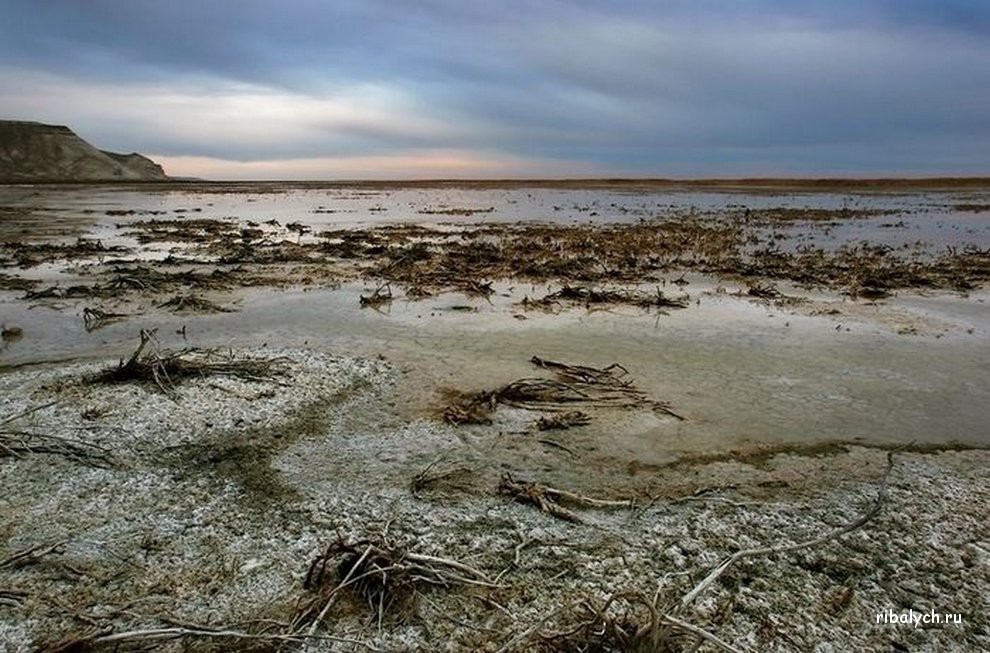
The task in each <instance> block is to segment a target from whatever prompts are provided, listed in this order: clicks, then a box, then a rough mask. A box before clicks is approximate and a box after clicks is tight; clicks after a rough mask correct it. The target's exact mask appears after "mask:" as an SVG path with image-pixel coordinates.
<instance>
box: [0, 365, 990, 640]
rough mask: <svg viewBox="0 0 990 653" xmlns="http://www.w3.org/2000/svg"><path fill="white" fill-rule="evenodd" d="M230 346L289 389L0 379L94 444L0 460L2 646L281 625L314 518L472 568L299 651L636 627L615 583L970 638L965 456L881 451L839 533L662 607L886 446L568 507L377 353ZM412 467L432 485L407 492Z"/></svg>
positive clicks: (836, 509) (790, 454)
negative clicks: (539, 494)
mask: <svg viewBox="0 0 990 653" xmlns="http://www.w3.org/2000/svg"><path fill="white" fill-rule="evenodd" d="M239 354H240V355H242V356H250V357H260V356H264V357H282V358H284V359H285V360H287V361H290V365H291V383H288V384H286V383H284V381H283V380H279V379H278V378H276V379H273V380H270V381H258V382H244V381H238V380H230V379H217V378H213V379H210V378H206V379H202V380H192V381H187V382H185V383H183V384H182V385H181V386H178V391H177V395H176V397H175V399H174V400H173V399H169V398H168V397H166V396H165V395H163V394H162V393H161V392H160V391H158V390H157V389H156V388H154V387H137V386H133V385H120V386H98V385H91V384H88V383H86V382H85V379H87V378H89V376H90V375H92V374H93V373H94V372H95V371H97V370H98V369H99V367H100V366H99V365H93V364H78V365H69V366H57V367H49V368H27V369H24V370H22V371H15V372H8V373H7V374H4V375H2V376H0V384H2V385H3V388H2V390H3V392H4V394H5V395H6V396H14V397H15V399H14V400H13V401H12V402H10V403H9V404H8V407H7V408H8V410H7V411H5V413H6V414H7V415H8V417H9V416H11V415H15V414H19V413H22V412H24V411H25V410H27V409H29V408H30V407H35V406H46V407H44V408H42V409H40V410H37V411H35V412H32V413H30V414H28V415H25V416H24V417H21V418H19V419H16V420H13V421H10V422H6V423H5V424H4V427H3V428H4V429H11V430H12V429H15V428H16V429H17V430H18V431H19V432H22V433H28V434H34V435H40V434H53V433H59V434H62V435H64V436H66V437H69V434H71V438H72V439H73V440H78V441H83V442H87V443H89V444H92V445H94V446H98V447H100V448H101V449H102V450H105V451H106V453H107V455H108V456H109V458H108V459H107V460H106V461H103V460H102V459H100V460H94V459H88V458H76V459H73V457H72V456H67V455H64V454H59V453H44V452H41V451H38V452H30V451H25V452H21V453H20V454H19V455H18V456H16V457H14V458H13V459H7V460H4V461H3V464H2V465H0V474H2V479H3V480H2V485H3V487H4V489H5V492H4V496H3V499H2V501H3V510H2V512H0V514H2V515H3V517H2V521H0V533H2V534H3V538H4V542H5V545H4V549H5V550H4V553H3V555H2V556H0V560H2V562H0V591H2V592H3V594H2V596H3V597H4V602H3V604H2V605H0V641H4V642H6V645H7V646H8V648H9V650H13V651H29V650H35V648H36V647H38V646H39V645H43V644H45V643H48V644H51V643H52V642H54V641H58V640H59V639H61V638H66V637H68V638H71V637H77V638H78V637H86V636H93V635H95V634H103V635H104V636H106V635H109V634H110V633H111V632H116V633H126V632H128V631H134V630H145V629H149V628H186V629H192V628H196V629H199V630H201V631H203V632H202V633H200V636H196V637H192V636H190V637H186V638H183V639H182V640H178V641H169V640H163V641H158V642H157V643H156V646H160V647H164V648H167V649H169V650H230V648H231V647H234V648H238V647H240V648H243V647H245V646H246V645H247V644H257V643H258V642H255V641H253V640H237V639H230V638H224V637H220V636H215V635H211V634H210V633H209V632H207V631H209V629H216V628H219V627H226V628H235V629H236V630H238V631H239V632H243V633H264V634H266V635H275V634H280V633H291V632H292V629H291V628H290V627H289V626H288V624H289V623H290V622H291V620H292V618H293V615H294V614H295V612H296V610H297V609H298V606H299V605H300V604H301V603H303V602H305V601H306V600H307V599H312V598H313V596H314V592H313V591H308V590H306V589H304V588H303V586H302V585H303V581H304V579H305V576H306V574H307V570H308V569H309V565H310V563H311V561H313V560H314V558H316V557H317V556H318V555H319V554H320V552H321V551H322V550H323V549H324V548H325V547H326V546H327V545H328V544H329V543H330V542H333V541H335V540H337V539H338V538H343V539H344V540H349V541H355V542H357V541H363V540H366V539H371V540H374V541H378V542H382V543H389V544H390V545H392V546H395V547H399V548H401V549H402V550H405V551H409V552H412V553H419V554H426V555H432V556H438V557H443V558H450V559H453V560H457V561H460V562H463V563H464V564H468V565H470V566H471V567H473V568H475V569H477V570H479V571H481V572H482V573H484V574H485V575H486V576H487V578H488V579H490V580H494V579H497V583H494V584H495V585H497V586H496V587H491V588H487V587H476V586H467V587H464V586H456V584H455V585H454V586H452V587H449V588H444V587H435V586H421V587H417V589H416V591H415V594H414V596H413V598H412V599H411V602H410V603H408V604H403V605H404V608H403V610H402V611H401V612H399V613H397V614H392V613H389V612H386V613H385V614H384V615H383V617H382V621H381V623H379V621H378V617H377V615H376V612H377V610H376V608H375V607H372V606H369V605H367V603H365V601H364V600H362V599H361V598H360V597H356V596H353V595H350V594H346V593H345V595H344V596H343V598H342V600H341V601H340V602H339V603H338V604H337V606H336V607H335V609H334V610H332V611H330V612H329V613H328V615H327V616H326V619H325V623H324V624H323V628H321V629H320V630H319V631H318V632H319V633H326V634H329V635H332V636H334V637H339V638H345V639H351V640H354V641H356V642H358V643H352V644H341V643H340V642H336V643H334V642H327V641H322V640H311V641H310V643H309V645H308V646H309V649H310V650H368V649H369V648H377V649H380V650H389V651H393V650H488V651H494V650H501V648H502V647H505V646H508V650H537V649H539V650H564V649H557V648H553V647H552V645H553V642H554V641H557V640H554V639H553V637H554V636H555V635H560V634H561V633H564V632H567V631H568V630H569V629H570V628H572V627H574V626H575V625H579V624H580V623H581V622H582V621H584V620H586V619H587V615H586V614H585V612H584V611H583V610H584V609H583V608H582V607H581V605H583V604H582V601H586V602H588V604H589V605H595V606H599V607H600V606H601V605H603V604H604V602H605V601H606V600H607V598H608V597H610V596H615V595H620V594H621V595H622V596H624V597H626V598H623V599H619V600H616V601H615V602H613V603H612V604H611V606H610V608H609V611H608V613H607V615H606V616H607V618H608V619H610V620H614V621H616V622H622V621H627V622H630V623H636V624H637V625H640V624H645V623H648V622H649V612H648V611H647V610H646V609H645V608H643V606H642V605H639V604H637V603H636V597H638V596H640V595H641V596H643V597H648V598H649V600H650V602H655V605H657V606H659V607H660V608H661V609H662V610H664V611H666V612H667V613H670V614H676V615H677V618H679V619H682V620H684V621H686V622H689V623H691V624H693V625H695V626H698V627H700V628H704V629H706V630H707V631H708V632H709V633H711V634H713V635H715V636H717V637H719V638H720V639H721V640H722V641H724V642H727V643H729V644H730V645H732V646H734V647H736V648H737V649H739V650H752V651H756V650H779V651H789V650H818V651H831V650H835V651H839V650H881V649H883V650H886V649H890V648H894V649H905V650H927V651H936V650H978V649H981V648H986V647H987V646H988V645H990V631H988V624H987V622H986V615H987V607H988V606H987V596H988V593H987V591H986V590H987V587H988V586H990V585H988V583H990V577H988V566H987V565H988V562H990V559H988V556H990V533H988V531H987V527H986V523H985V517H986V513H985V510H986V508H985V507H986V505H988V504H987V502H988V500H990V495H988V488H990V483H988V480H990V478H988V470H990V466H988V464H987V463H988V462H990V457H988V454H987V452H984V451H942V452H929V453H923V452H907V451H903V452H898V453H895V454H893V467H892V468H891V471H890V475H889V479H888V481H887V484H886V497H885V500H884V502H883V505H882V510H881V512H880V513H879V515H878V516H876V517H875V518H874V519H872V520H871V521H869V522H868V523H867V524H866V525H864V526H863V527H862V528H860V529H857V530H855V531H853V532H851V533H849V534H848V535H845V536H843V537H841V538H838V539H836V540H835V541H830V542H827V543H823V544H821V545H818V546H814V547H811V548H807V549H803V550H800V551H796V552H793V553H787V554H780V555H761V556H756V557H753V558H750V559H746V560H743V561H741V562H740V563H739V564H737V565H735V566H734V567H733V568H731V570H730V571H728V572H727V573H726V574H725V575H723V576H722V578H721V579H720V580H719V581H718V582H716V583H715V584H714V585H713V586H711V587H710V588H708V589H707V590H705V591H704V592H702V593H701V594H700V596H699V597H698V598H697V600H696V601H694V602H692V603H691V604H690V605H688V606H684V607H679V603H678V602H679V600H680V599H681V597H682V596H683V595H684V594H686V593H687V592H688V591H689V590H690V588H692V587H693V586H694V585H696V584H697V583H698V582H699V581H700V580H701V579H702V578H703V577H704V575H705V574H707V573H708V572H709V571H710V570H711V569H712V568H714V567H715V566H716V565H717V564H718V563H719V561H720V560H721V559H722V558H723V557H724V556H726V555H728V554H731V553H732V552H733V551H736V550H738V549H742V548H749V547H763V546H781V545H786V544H789V543H794V542H800V541H803V540H808V539H814V538H816V537H819V536H821V535H823V534H827V533H829V532H830V531H832V530H833V529H835V528H837V527H839V526H841V525H843V524H848V523H850V522H853V521H855V520H856V519H857V517H858V516H860V515H862V514H864V513H866V512H868V510H869V509H870V507H871V505H873V502H874V501H875V500H876V497H877V494H878V492H879V491H880V487H881V481H882V479H883V478H884V473H885V468H886V452H885V451H883V450H879V449H871V448H865V447H856V446H834V447H829V448H824V449H823V448H812V449H808V450H801V449H800V448H794V449H793V450H789V451H778V452H776V453H773V452H771V453H766V454H764V455H760V456H752V457H750V458H748V459H746V458H744V459H741V460H740V459H736V458H734V457H721V458H717V457H716V458H710V459H699V460H695V461H690V460H685V461H682V462H680V463H678V464H673V465H670V466H668V467H666V468H665V469H663V470H662V471H660V472H659V473H658V474H657V476H656V484H655V485H654V487H653V494H652V497H647V496H625V495H621V494H619V493H618V491H615V490H613V491H612V492H610V491H609V489H608V488H609V483H608V481H607V479H602V482H599V483H596V485H597V486H598V487H599V488H601V489H600V493H601V495H603V496H601V497H600V498H603V499H613V500H617V499H627V498H628V499H632V500H633V506H632V507H630V508H615V509H604V508H588V507H573V508H572V510H573V511H574V512H575V513H576V514H578V515H579V517H580V518H581V520H582V523H577V524H574V523H568V522H565V521H562V520H560V519H556V518H554V517H553V516H551V515H548V514H545V513H542V512H540V511H539V510H538V509H536V508H535V507H534V506H531V505H522V504H520V503H518V502H514V501H512V500H511V499H509V498H507V497H504V496H499V495H498V494H497V492H496V488H497V486H498V483H499V479H500V475H501V474H502V473H504V472H506V471H511V469H506V468H504V467H503V468H492V467H490V466H486V465H485V464H484V462H483V460H479V459H478V457H477V456H475V455H472V454H471V453H470V451H469V449H471V448H474V447H477V446H479V443H478V442H475V443H473V445H468V444H466V443H465V442H464V441H463V440H462V437H461V435H460V432H459V430H458V429H457V428H456V427H454V426H452V425H449V424H442V423H438V422H435V421H427V420H418V421H412V422H409V421H406V420H402V419H398V418H397V417H396V415H395V414H394V412H392V411H391V410H389V407H388V404H389V402H390V401H393V400H394V399H395V397H394V390H395V385H394V379H395V378H396V377H395V373H394V371H392V370H391V369H390V367H389V366H388V365H387V364H385V363H383V362H369V361H361V360H357V359H340V358H335V357H332V356H327V355H319V354H314V353H310V352H305V351H267V350H254V351H247V352H239ZM51 402H56V403H51ZM495 435H496V430H495V429H494V428H493V429H492V430H491V431H490V432H489V437H490V442H491V445H492V446H494V445H495V443H496V442H498V439H497V438H495V437H494V436H495ZM520 437H526V436H520ZM530 437H532V436H530ZM562 460H564V461H566V460H567V459H566V457H565V458H563V459H562ZM431 463H433V467H429V466H430V464H431ZM560 464H563V465H566V464H567V463H566V462H562V463H560ZM427 468H429V469H430V470H431V471H430V472H428V473H427V476H428V477H430V479H432V480H430V481H429V482H425V483H421V484H420V485H419V487H418V489H417V491H415V492H414V491H413V490H412V488H411V486H410V484H411V483H412V482H413V480H414V479H415V478H416V476H417V474H419V473H420V472H423V470H424V469H427ZM586 473H594V472H593V470H586ZM529 480H533V481H538V480H540V479H537V478H533V479H529ZM619 485H620V486H621V485H622V484H621V483H620V484H619ZM25 551H33V552H32V553H29V554H28V555H25V556H23V557H21V558H18V559H13V558H14V557H15V556H16V554H17V553H18V552H25ZM332 582H333V583H336V582H337V581H336V580H333V581H332ZM886 610H893V611H895V612H897V613H900V612H902V611H908V610H914V611H917V612H926V613H927V612H928V611H930V610H935V611H937V612H952V613H960V614H961V615H962V619H963V623H962V624H961V625H956V624H950V625H942V626H929V627H924V628H914V627H912V626H907V625H900V624H898V625H887V624H877V623H876V614H877V613H880V612H883V611H886ZM589 637H590V636H589ZM664 637H665V638H666V639H665V640H664V641H665V642H666V644H664V646H666V647H667V648H661V649H657V650H686V649H688V648H690V645H691V641H692V638H690V637H689V636H688V635H687V634H685V633H684V631H683V630H679V629H676V628H675V629H673V630H672V631H670V632H667V631H664ZM588 641H591V640H588ZM586 643H587V642H586ZM132 644H133V642H132ZM94 646H96V647H97V648H99V644H94ZM108 646H109V644H108ZM541 647H542V648H541ZM606 650H612V649H606Z"/></svg>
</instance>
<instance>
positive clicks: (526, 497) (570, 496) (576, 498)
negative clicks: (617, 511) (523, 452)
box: [498, 474, 634, 524]
mask: <svg viewBox="0 0 990 653" xmlns="http://www.w3.org/2000/svg"><path fill="white" fill-rule="evenodd" d="M498 493H499V494H502V495H505V496H509V497H512V498H513V499H515V500H516V501H518V502H520V503H527V504H531V505H534V506H536V507H537V508H539V509H540V510H542V511H543V512H545V513H547V514H549V515H552V516H554V517H557V518H558V519H563V520H565V521H569V522H574V523H576V524H583V523H584V520H583V519H582V518H581V517H580V515H578V514H577V513H575V512H573V511H571V510H569V509H568V508H565V507H564V506H563V505H561V504H565V503H566V504H570V505H572V506H575V507H579V508H608V509H611V508H632V507H633V506H634V502H633V500H632V499H628V500H621V501H615V500H609V499H596V498H593V497H588V496H584V495H582V494H577V493H575V492H570V491H568V490H559V489H557V488H553V487H549V486H546V485H543V484H541V483H535V482H527V481H517V480H516V479H514V478H512V476H511V475H510V474H505V475H503V476H502V480H501V482H500V483H499V486H498Z"/></svg>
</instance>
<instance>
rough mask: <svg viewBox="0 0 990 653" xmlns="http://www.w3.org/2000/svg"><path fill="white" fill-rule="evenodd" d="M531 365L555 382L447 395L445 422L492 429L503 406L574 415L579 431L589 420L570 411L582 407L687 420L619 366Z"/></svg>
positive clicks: (538, 361) (518, 382)
mask: <svg viewBox="0 0 990 653" xmlns="http://www.w3.org/2000/svg"><path fill="white" fill-rule="evenodd" d="M530 362H531V363H533V365H535V366H536V367H537V368H540V369H544V370H547V371H548V372H550V374H551V375H552V376H553V377H554V378H551V379H545V378H524V379H518V380H516V381H513V382H511V383H508V384H506V385H504V386H502V387H500V388H498V389H496V390H483V391H480V392H461V391H458V390H453V389H446V390H443V391H442V392H443V394H444V395H445V399H446V406H445V407H444V408H443V410H442V411H441V414H442V416H443V418H444V419H445V420H446V421H448V422H450V423H451V424H488V423H490V422H491V416H492V413H494V412H495V410H496V409H497V408H498V407H499V406H509V407H512V408H521V409H525V410H537V411H554V412H556V411H566V412H570V413H571V417H572V421H574V424H573V425H575V426H576V425H578V424H580V423H585V424H586V423H588V422H587V421H586V420H585V418H586V417H587V416H586V415H584V416H583V417H582V416H576V415H575V412H574V411H570V410H569V408H570V407H572V406H576V405H580V406H586V407H589V408H596V407H597V408H630V407H648V408H651V409H653V410H655V411H657V412H661V413H665V414H667V415H670V416H672V417H676V418H677V419H683V418H682V417H681V416H679V415H677V414H676V413H674V412H673V411H672V410H671V409H670V407H669V406H668V405H667V404H665V403H663V402H660V401H654V400H651V399H649V398H647V396H646V395H645V393H643V392H642V391H641V390H639V389H638V388H637V387H636V386H635V385H634V384H633V382H632V380H631V379H630V378H629V371H628V370H626V368H624V367H623V366H622V365H619V364H618V363H613V364H612V365H609V366H608V367H603V368H596V367H589V366H586V365H570V364H567V363H559V362H556V361H551V360H546V359H543V358H540V357H539V356H533V358H532V359H530ZM582 415H583V414H582ZM589 419H590V418H589ZM550 423H551V422H549V421H548V422H547V424H550Z"/></svg>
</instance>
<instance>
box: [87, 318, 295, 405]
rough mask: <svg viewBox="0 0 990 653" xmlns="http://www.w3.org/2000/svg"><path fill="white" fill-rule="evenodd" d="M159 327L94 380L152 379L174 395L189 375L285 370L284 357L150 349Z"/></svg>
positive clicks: (252, 377)
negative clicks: (178, 386) (177, 387)
mask: <svg viewBox="0 0 990 653" xmlns="http://www.w3.org/2000/svg"><path fill="white" fill-rule="evenodd" d="M156 331H157V330H151V331H148V330H144V329H142V330H141V334H140V335H141V342H140V343H139V344H138V347H137V349H135V350H134V353H133V354H131V356H130V358H128V359H127V361H126V362H125V361H123V360H121V361H120V363H119V364H118V365H117V366H116V367H111V368H108V369H105V370H103V371H102V372H99V373H98V374H96V375H95V376H93V377H91V378H90V379H89V381H90V382H91V383H132V382H138V383H150V384H153V385H155V386H156V387H158V388H159V389H160V390H161V391H162V392H164V393H165V394H167V395H170V396H174V393H175V386H176V385H177V384H178V383H180V382H181V381H183V380H184V379H188V378H203V377H207V376H228V377H236V378H239V379H243V380H247V381H262V380H267V379H270V378H271V377H273V376H278V375H282V374H284V373H285V369H284V365H283V363H284V361H282V360H280V359H260V358H243V359H235V358H233V357H232V356H229V355H226V356H221V355H219V354H218V353H217V352H214V351H209V350H197V349H184V350H181V351H178V352H169V351H163V350H159V349H158V348H155V349H154V350H153V351H146V350H147V349H148V345H149V344H150V343H151V342H152V341H153V340H154V338H155V332H156Z"/></svg>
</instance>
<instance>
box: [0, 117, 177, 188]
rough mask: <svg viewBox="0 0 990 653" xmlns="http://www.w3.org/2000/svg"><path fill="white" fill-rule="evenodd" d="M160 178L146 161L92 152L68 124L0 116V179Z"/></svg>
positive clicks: (158, 171)
mask: <svg viewBox="0 0 990 653" xmlns="http://www.w3.org/2000/svg"><path fill="white" fill-rule="evenodd" d="M165 179H168V176H167V175H166V174H165V171H164V170H163V169H162V167H161V166H160V165H158V164H157V163H155V162H154V161H152V160H151V159H148V158H147V157H144V156H141V155H140V154H137V153H133V154H116V153H114V152H104V151H103V150H98V149H96V148H95V147H93V146H92V145H90V144H89V143H87V142H86V141H84V140H83V139H81V138H80V137H79V136H77V135H76V133H75V132H73V131H72V130H71V129H69V128H68V127H64V126H61V125H45V124H42V123H38V122H22V121H13V120H0V182H43V181H66V182H73V181H79V182H86V181H160V180H165Z"/></svg>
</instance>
